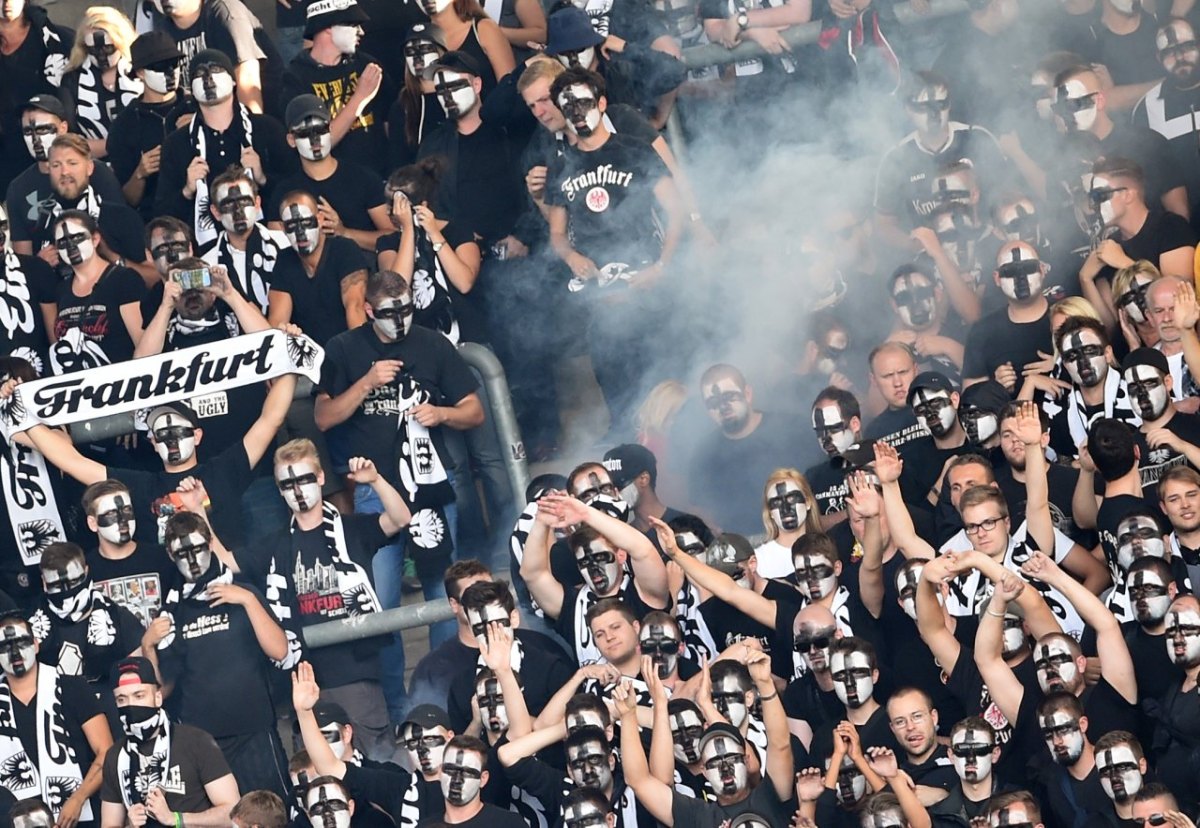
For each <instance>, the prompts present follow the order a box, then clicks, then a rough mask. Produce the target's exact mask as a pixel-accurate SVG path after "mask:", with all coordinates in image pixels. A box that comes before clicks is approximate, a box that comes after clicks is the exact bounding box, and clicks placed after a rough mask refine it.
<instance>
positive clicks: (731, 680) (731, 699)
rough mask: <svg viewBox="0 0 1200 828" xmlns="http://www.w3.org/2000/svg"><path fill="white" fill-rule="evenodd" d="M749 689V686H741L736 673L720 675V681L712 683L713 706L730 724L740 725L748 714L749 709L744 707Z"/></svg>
mask: <svg viewBox="0 0 1200 828" xmlns="http://www.w3.org/2000/svg"><path fill="white" fill-rule="evenodd" d="M749 691H750V687H749V686H743V685H742V683H741V682H740V681H739V680H738V677H737V676H736V675H734V674H733V673H726V674H725V675H723V676H721V679H720V681H717V682H714V683H713V687H712V700H713V706H714V707H716V708H717V710H718V711H719V712H720V713H721V715H722V716H724V717H725V718H726V719H728V720H729V723H730V724H731V725H733V726H734V727H741V726H742V723H743V722H745V721H746V716H747V715H749V709H748V708H747V707H746V693H748V692H749Z"/></svg>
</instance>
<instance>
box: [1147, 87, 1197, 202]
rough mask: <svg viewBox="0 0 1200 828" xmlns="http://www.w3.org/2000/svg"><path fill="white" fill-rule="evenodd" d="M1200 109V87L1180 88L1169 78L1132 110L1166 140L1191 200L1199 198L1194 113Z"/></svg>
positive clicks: (1168, 161)
mask: <svg viewBox="0 0 1200 828" xmlns="http://www.w3.org/2000/svg"><path fill="white" fill-rule="evenodd" d="M1196 110H1200V88H1195V89H1179V88H1177V87H1176V86H1175V84H1174V83H1172V79H1170V78H1168V79H1167V80H1165V81H1163V82H1162V83H1161V84H1159V85H1158V86H1156V87H1154V88H1153V89H1151V90H1150V91H1149V92H1147V93H1146V96H1145V97H1144V98H1142V99H1141V100H1140V101H1138V104H1137V106H1136V107H1134V110H1133V122H1134V123H1135V124H1138V125H1139V126H1142V127H1148V128H1150V129H1152V130H1154V131H1155V132H1157V133H1158V134H1160V135H1162V136H1163V137H1164V138H1165V139H1166V141H1167V153H1168V154H1167V155H1164V156H1163V158H1162V162H1163V163H1166V164H1167V165H1168V166H1169V168H1170V169H1171V170H1172V172H1173V173H1174V174H1175V175H1178V176H1180V177H1181V180H1182V181H1185V182H1186V184H1187V188H1188V199H1189V201H1190V202H1191V204H1193V205H1194V204H1196V203H1197V201H1198V200H1200V169H1198V168H1197V167H1198V165H1197V164H1195V163H1194V162H1195V159H1196V146H1197V144H1198V143H1200V136H1197V134H1196V133H1197V132H1200V121H1193V120H1192V113H1193V112H1195V111H1196Z"/></svg>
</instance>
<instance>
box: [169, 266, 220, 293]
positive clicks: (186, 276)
mask: <svg viewBox="0 0 1200 828" xmlns="http://www.w3.org/2000/svg"><path fill="white" fill-rule="evenodd" d="M171 278H172V279H174V280H175V283H176V284H178V285H179V286H180V287H181V288H183V289H184V290H194V289H196V288H206V287H212V271H211V270H209V269H208V268H207V267H196V268H192V269H190V270H176V271H175V272H174V273H172V274H171Z"/></svg>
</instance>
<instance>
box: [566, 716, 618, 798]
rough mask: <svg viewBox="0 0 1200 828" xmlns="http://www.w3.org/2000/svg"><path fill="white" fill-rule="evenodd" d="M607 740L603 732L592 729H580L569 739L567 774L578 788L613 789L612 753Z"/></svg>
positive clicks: (605, 790) (603, 790)
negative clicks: (606, 742) (606, 743)
mask: <svg viewBox="0 0 1200 828" xmlns="http://www.w3.org/2000/svg"><path fill="white" fill-rule="evenodd" d="M581 734H582V735H581ZM605 741H606V740H605V739H604V734H603V732H600V731H592V730H585V731H580V732H579V733H577V734H575V736H572V737H571V738H570V739H569V740H568V744H567V774H568V775H569V776H570V777H571V781H572V782H573V783H574V784H575V786H576V787H577V788H593V789H594V790H597V791H601V792H607V791H609V790H611V789H612V784H613V773H612V765H611V764H610V763H609V761H610V758H611V754H610V752H609V751H608V749H607V747H606V745H605Z"/></svg>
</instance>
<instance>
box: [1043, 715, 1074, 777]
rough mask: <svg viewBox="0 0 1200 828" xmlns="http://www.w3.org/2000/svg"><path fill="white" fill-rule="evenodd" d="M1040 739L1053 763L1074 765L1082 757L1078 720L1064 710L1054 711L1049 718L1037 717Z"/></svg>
mask: <svg viewBox="0 0 1200 828" xmlns="http://www.w3.org/2000/svg"><path fill="white" fill-rule="evenodd" d="M1038 727H1039V728H1040V729H1041V731H1042V739H1043V740H1045V742H1046V748H1047V749H1048V750H1049V751H1050V755H1051V756H1053V757H1054V761H1055V762H1057V763H1058V764H1060V765H1067V766H1070V765H1074V764H1075V763H1076V762H1078V761H1079V757H1080V756H1082V755H1083V732H1082V731H1080V729H1079V720H1078V719H1076V718H1075V717H1074V716H1072V715H1071V714H1070V713H1068V712H1067V711H1065V710H1055V711H1054V712H1053V713H1051V714H1050V715H1049V716H1038Z"/></svg>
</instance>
